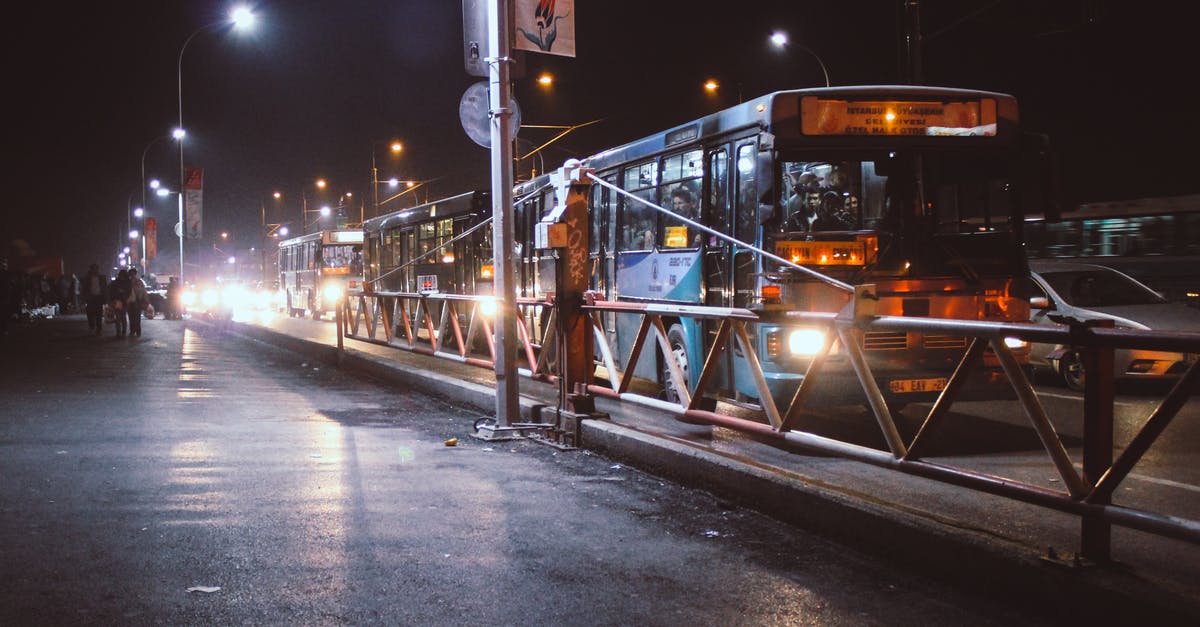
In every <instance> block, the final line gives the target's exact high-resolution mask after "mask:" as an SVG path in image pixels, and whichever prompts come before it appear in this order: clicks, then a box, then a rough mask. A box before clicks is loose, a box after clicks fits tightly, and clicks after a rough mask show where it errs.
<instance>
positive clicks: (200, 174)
mask: <svg viewBox="0 0 1200 627" xmlns="http://www.w3.org/2000/svg"><path fill="white" fill-rule="evenodd" d="M203 199H204V169H203V168H188V169H187V182H186V183H185V184H184V186H183V223H184V224H186V225H187V237H188V239H200V238H201V237H202V236H203V233H204V230H203V228H204V213H203V212H204V206H203V202H202V201H203Z"/></svg>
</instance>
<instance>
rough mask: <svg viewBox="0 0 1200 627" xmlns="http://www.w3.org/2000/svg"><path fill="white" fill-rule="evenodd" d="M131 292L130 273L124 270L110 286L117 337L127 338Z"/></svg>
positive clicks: (109, 299) (109, 297) (109, 292)
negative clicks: (126, 314)
mask: <svg viewBox="0 0 1200 627" xmlns="http://www.w3.org/2000/svg"><path fill="white" fill-rule="evenodd" d="M131 290H132V284H131V282H130V281H129V271H128V270H124V269H122V270H121V271H120V272H118V273H117V278H115V279H113V282H112V283H109V285H108V302H109V306H110V307H112V310H113V320H114V321H115V322H116V324H117V337H125V333H126V332H128V330H129V320H128V319H127V318H126V317H125V309H126V305H127V303H128V302H129V292H130V291H131Z"/></svg>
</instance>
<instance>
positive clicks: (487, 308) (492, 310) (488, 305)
mask: <svg viewBox="0 0 1200 627" xmlns="http://www.w3.org/2000/svg"><path fill="white" fill-rule="evenodd" d="M479 313H481V314H483V315H485V316H487V317H488V318H491V317H493V316H495V315H496V299H495V298H492V297H490V296H485V297H483V298H481V299H479Z"/></svg>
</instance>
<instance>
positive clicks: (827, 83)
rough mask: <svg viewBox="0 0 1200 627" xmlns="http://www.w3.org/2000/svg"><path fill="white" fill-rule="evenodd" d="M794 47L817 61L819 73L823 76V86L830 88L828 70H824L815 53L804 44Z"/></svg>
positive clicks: (823, 64) (822, 62) (823, 63)
mask: <svg viewBox="0 0 1200 627" xmlns="http://www.w3.org/2000/svg"><path fill="white" fill-rule="evenodd" d="M796 45H797V46H799V47H800V48H801V49H802V50H804V51H805V52H807V53H808V54H810V55H812V58H814V59H816V60H817V65H819V66H821V73H822V74H824V75H825V86H826V87H830V86H831V83H830V82H829V70H827V69H825V62H824V61H822V60H821V57H820V56H819V55H817V53H815V52H813V51H812V48H809V47H808V46H806V45H804V44H801V43H797V44H796Z"/></svg>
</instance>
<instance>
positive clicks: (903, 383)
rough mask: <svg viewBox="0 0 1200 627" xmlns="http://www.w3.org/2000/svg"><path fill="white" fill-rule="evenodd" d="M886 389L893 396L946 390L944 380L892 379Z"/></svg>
mask: <svg viewBox="0 0 1200 627" xmlns="http://www.w3.org/2000/svg"><path fill="white" fill-rule="evenodd" d="M888 388H890V389H891V390H892V393H893V394H904V393H907V392H941V391H942V390H943V389H945V388H946V379H892V380H891V381H888Z"/></svg>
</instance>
